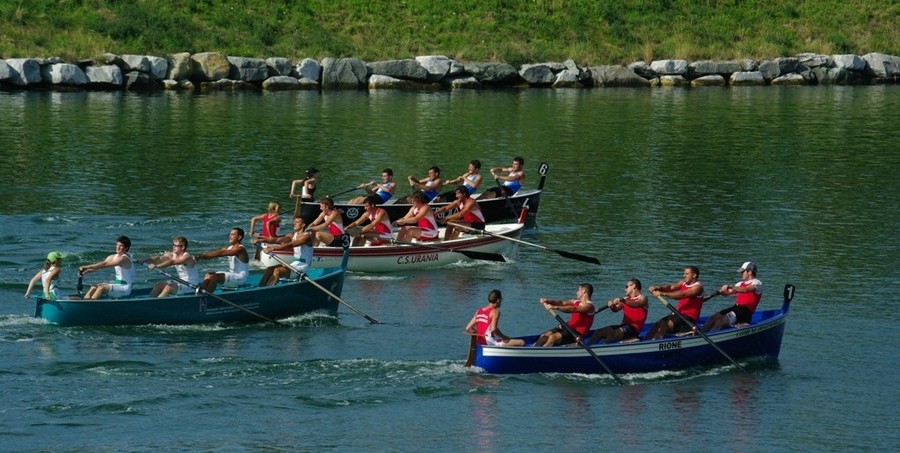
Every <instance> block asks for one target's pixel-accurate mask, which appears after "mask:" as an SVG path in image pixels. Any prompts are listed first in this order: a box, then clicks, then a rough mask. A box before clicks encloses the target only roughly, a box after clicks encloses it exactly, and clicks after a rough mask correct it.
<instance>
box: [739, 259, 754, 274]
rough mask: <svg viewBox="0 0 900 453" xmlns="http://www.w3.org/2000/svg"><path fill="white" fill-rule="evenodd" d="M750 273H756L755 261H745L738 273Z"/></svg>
mask: <svg viewBox="0 0 900 453" xmlns="http://www.w3.org/2000/svg"><path fill="white" fill-rule="evenodd" d="M744 271H750V272H753V273H754V274H755V273H756V263H754V262H753V261H745V262H744V264H741V268H740V269H738V272H744Z"/></svg>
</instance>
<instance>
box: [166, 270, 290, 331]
mask: <svg viewBox="0 0 900 453" xmlns="http://www.w3.org/2000/svg"><path fill="white" fill-rule="evenodd" d="M153 270H155V271H156V272H159V273H160V274H163V275H165V276H166V277H169V278H170V279H172V280H174V281H176V282H178V283H181V284H182V285H187V286H190V287H191V288H194V289H196V290H198V291H200V292H201V293H203V294H206V295H208V296H209V297H212V298H213V299H216V300H218V301H219V302H225V303H226V304H228V305H231V306H233V307H235V308H239V309H241V310H243V311H245V312H247V313H250V314H251V315H253V316H256V317H257V318H259V319H262V320H264V321H269V322H271V323H272V324H275V325H276V326H284V324H282V323H280V322H278V321H276V320H274V319H272V318H269V317H268V316H264V315H261V314H259V313H257V312H255V311H253V310H250V309H248V308H244V307H242V306H240V305H238V304H236V303H234V302H232V301H230V300H228V299H225V298H223V297H219V296H217V295H215V294H213V293H211V292H208V291H205V290H203V289H202V288H200V286H198V285H193V284H191V283H190V282H188V281H187V280H182V279H180V278H178V277H176V276H174V275H172V274H170V273H168V272H165V271H163V270H162V269H159V268H156V267H154V268H153Z"/></svg>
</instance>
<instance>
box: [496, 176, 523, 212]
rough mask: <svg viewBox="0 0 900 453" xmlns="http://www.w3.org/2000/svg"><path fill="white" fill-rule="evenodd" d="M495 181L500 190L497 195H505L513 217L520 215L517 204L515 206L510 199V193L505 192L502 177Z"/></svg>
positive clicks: (504, 197)
mask: <svg viewBox="0 0 900 453" xmlns="http://www.w3.org/2000/svg"><path fill="white" fill-rule="evenodd" d="M494 182H495V183H497V191H498V192H497V195H502V196H503V199H504V200H506V207H508V208H509V211H510V212H511V213H512V215H513V217H518V216H519V215H518V213H517V212H516V208H515V206H513V204H512V202H511V201H509V195H506V194H505V193H504V192H503V185H502V184H500V179H495V180H494Z"/></svg>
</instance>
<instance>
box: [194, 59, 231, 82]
mask: <svg viewBox="0 0 900 453" xmlns="http://www.w3.org/2000/svg"><path fill="white" fill-rule="evenodd" d="M191 68H192V73H191V79H192V80H201V81H212V82H215V81H218V80H222V79H226V78H228V74H229V73H230V72H231V64H230V63H229V62H228V58H227V57H226V56H225V55H224V54H222V53H220V52H201V53H195V54H193V55H191Z"/></svg>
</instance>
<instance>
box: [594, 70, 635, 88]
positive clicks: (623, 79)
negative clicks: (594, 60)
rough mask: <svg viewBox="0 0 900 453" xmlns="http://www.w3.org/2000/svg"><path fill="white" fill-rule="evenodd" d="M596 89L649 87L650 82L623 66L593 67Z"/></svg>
mask: <svg viewBox="0 0 900 453" xmlns="http://www.w3.org/2000/svg"><path fill="white" fill-rule="evenodd" d="M589 70H590V72H591V77H592V78H593V81H594V86H596V87H649V86H650V81H649V80H647V79H645V78H643V77H641V76H639V75H637V74H636V73H635V72H634V71H633V70H632V69H631V68H626V67H625V66H622V65H607V66H591V67H590V68H589Z"/></svg>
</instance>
